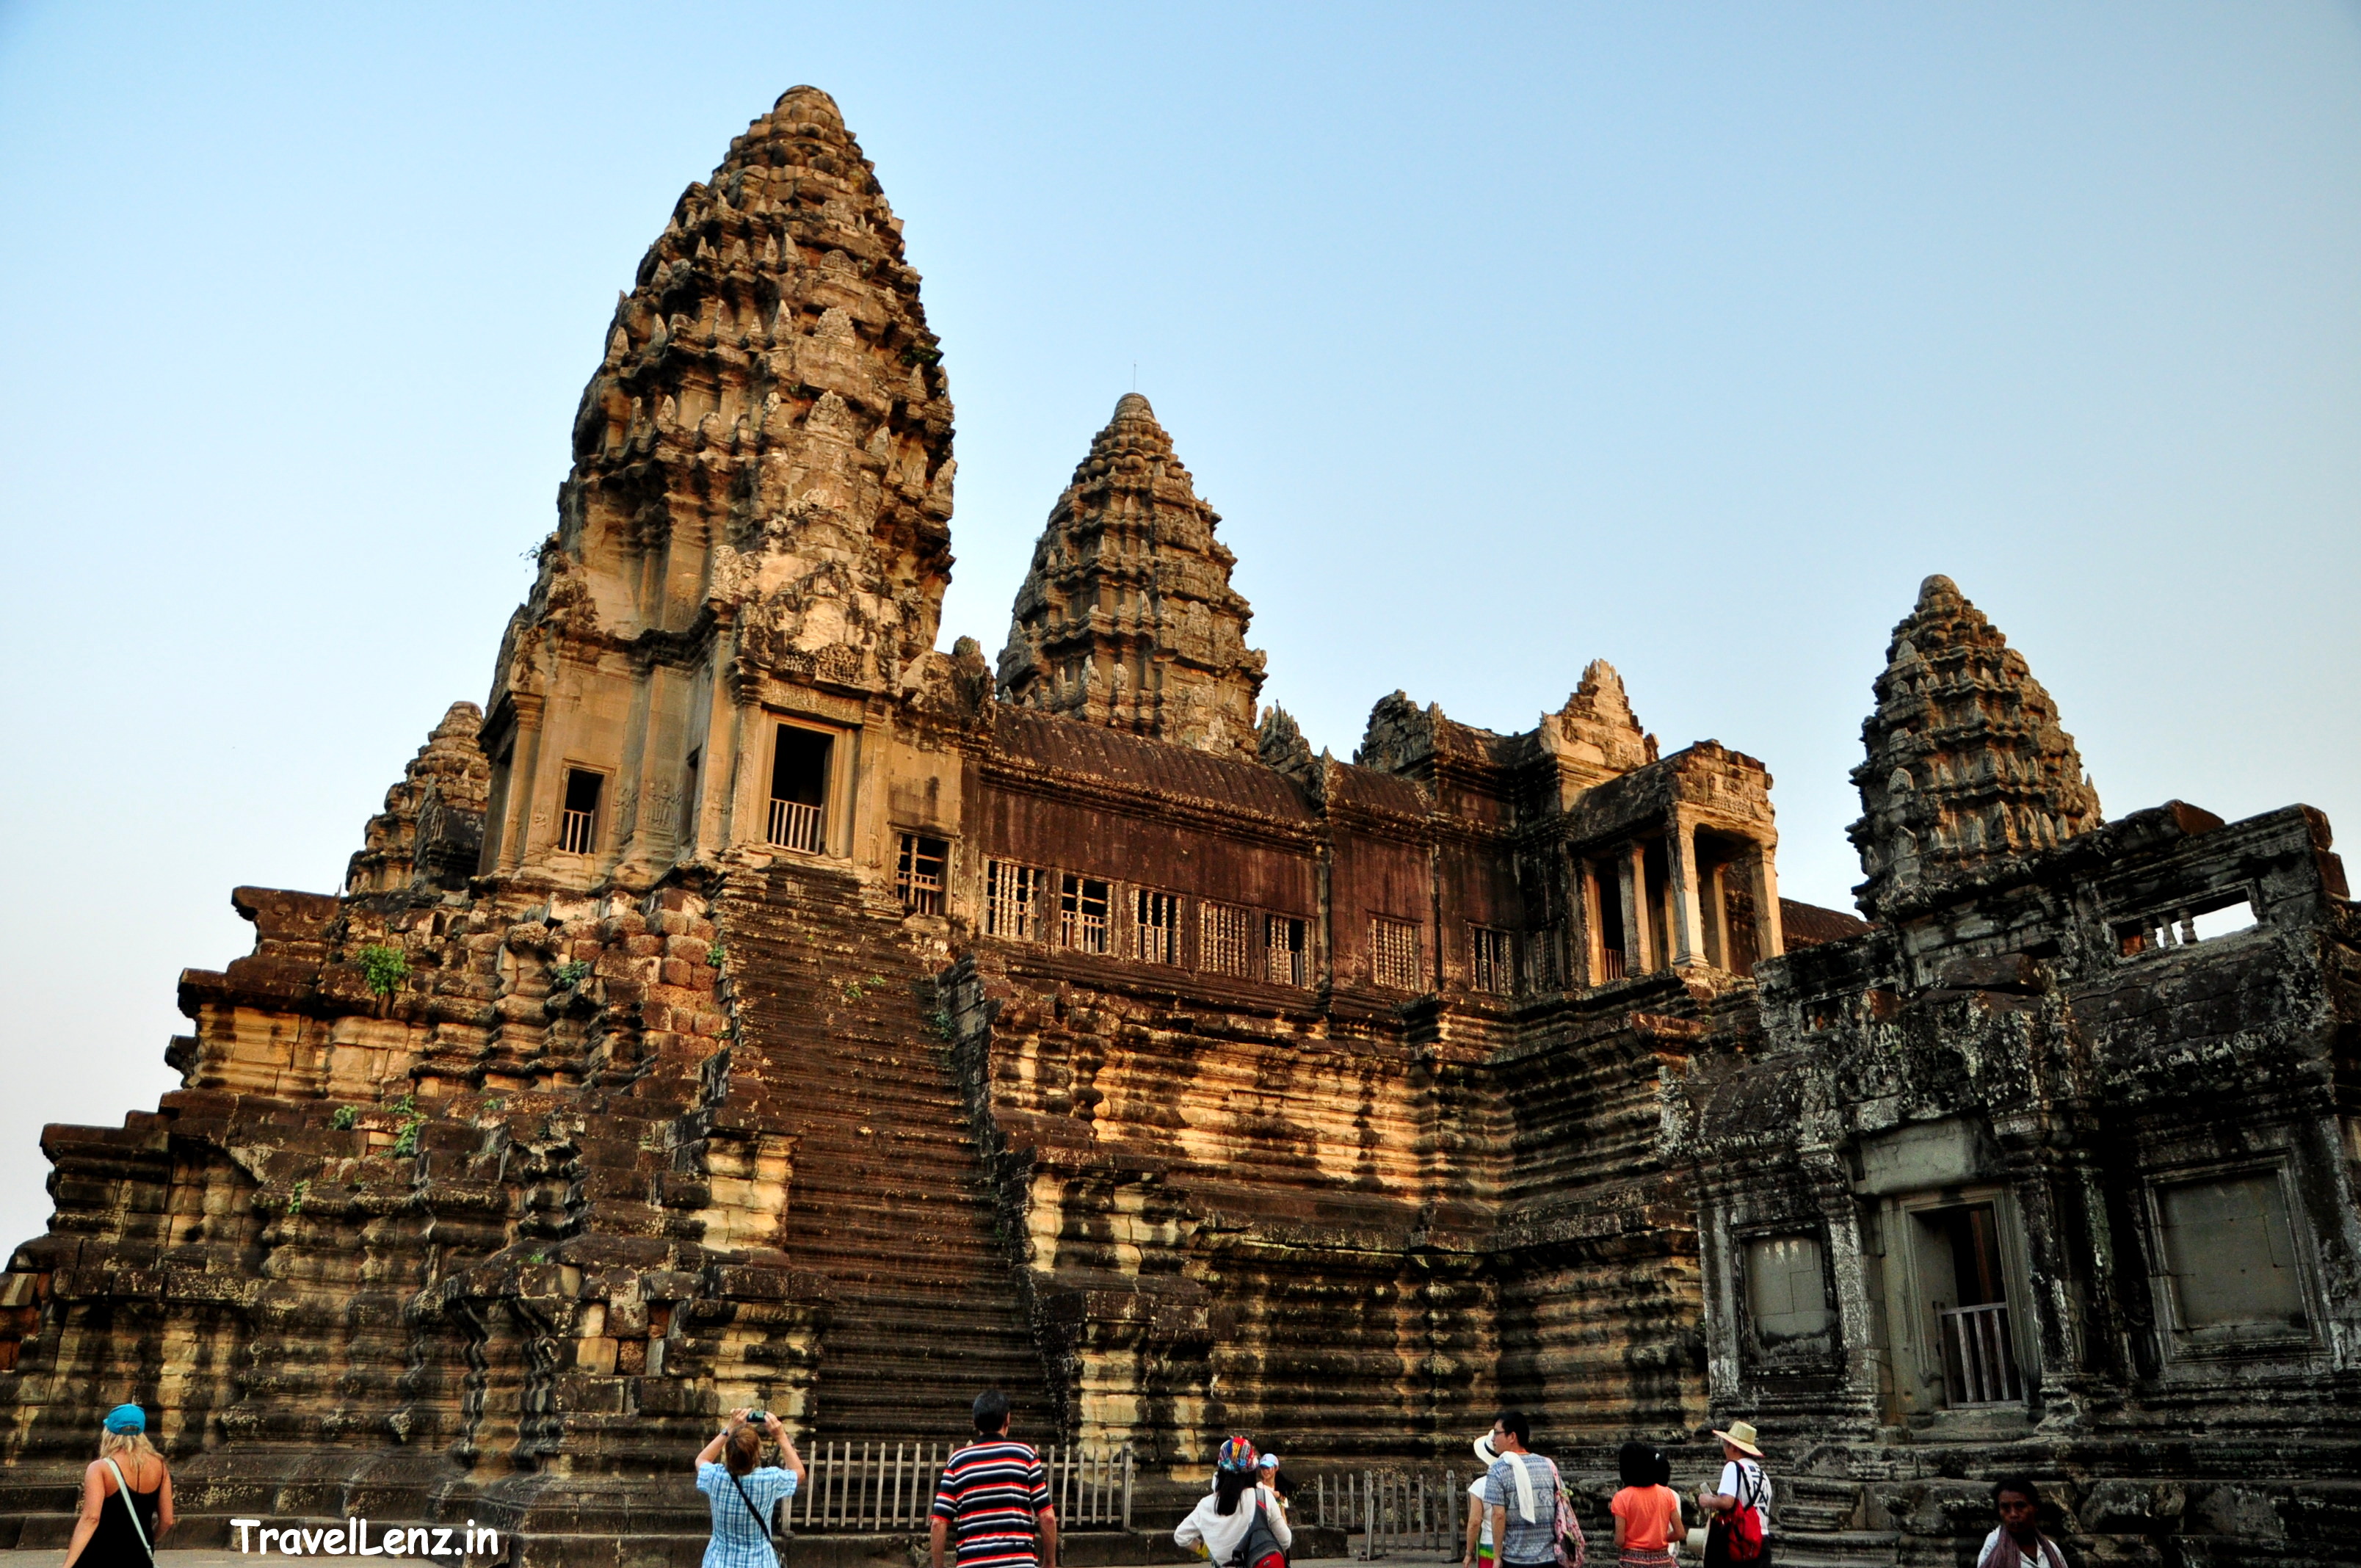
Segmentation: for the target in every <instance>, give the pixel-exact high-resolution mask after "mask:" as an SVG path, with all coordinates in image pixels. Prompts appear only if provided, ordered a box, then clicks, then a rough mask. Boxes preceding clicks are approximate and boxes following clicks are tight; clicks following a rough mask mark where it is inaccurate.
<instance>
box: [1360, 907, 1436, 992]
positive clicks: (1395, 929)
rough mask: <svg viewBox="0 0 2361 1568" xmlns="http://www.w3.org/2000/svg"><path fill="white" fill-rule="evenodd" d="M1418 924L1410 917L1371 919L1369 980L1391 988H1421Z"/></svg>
mask: <svg viewBox="0 0 2361 1568" xmlns="http://www.w3.org/2000/svg"><path fill="white" fill-rule="evenodd" d="M1418 948H1419V941H1418V927H1416V926H1414V925H1412V924H1411V923H1410V922H1409V921H1407V920H1389V919H1387V918H1386V917H1385V916H1381V915H1380V916H1371V917H1370V920H1369V982H1370V983H1371V984H1373V985H1381V986H1384V987H1385V988H1387V989H1388V990H1389V991H1422V990H1424V989H1425V985H1424V978H1425V977H1424V975H1423V973H1422V966H1421V965H1420V963H1419V957H1418Z"/></svg>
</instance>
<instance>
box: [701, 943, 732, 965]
mask: <svg viewBox="0 0 2361 1568" xmlns="http://www.w3.org/2000/svg"><path fill="white" fill-rule="evenodd" d="M729 956H730V949H729V948H725V947H723V946H722V945H721V944H720V943H719V942H716V943H714V944H713V946H711V947H709V948H706V949H705V961H706V962H707V963H708V964H711V965H712V966H713V967H714V968H715V969H719V968H720V967H721V960H722V959H726V958H728V957H729Z"/></svg>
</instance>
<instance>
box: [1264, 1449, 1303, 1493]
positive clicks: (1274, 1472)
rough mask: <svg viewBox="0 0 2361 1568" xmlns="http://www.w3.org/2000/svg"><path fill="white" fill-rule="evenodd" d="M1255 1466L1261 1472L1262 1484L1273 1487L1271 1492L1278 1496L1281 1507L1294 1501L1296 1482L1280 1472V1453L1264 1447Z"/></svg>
mask: <svg viewBox="0 0 2361 1568" xmlns="http://www.w3.org/2000/svg"><path fill="white" fill-rule="evenodd" d="M1255 1468H1256V1469H1257V1471H1259V1472H1261V1475H1262V1484H1263V1485H1264V1486H1268V1487H1269V1488H1270V1489H1271V1494H1272V1495H1273V1496H1274V1497H1278V1499H1279V1507H1280V1508H1288V1507H1290V1506H1291V1505H1292V1504H1293V1503H1294V1501H1295V1483H1294V1482H1292V1481H1290V1480H1289V1479H1288V1478H1287V1477H1286V1476H1284V1475H1280V1474H1279V1455H1278V1454H1276V1453H1271V1452H1270V1450H1268V1449H1264V1450H1263V1452H1262V1457H1261V1458H1259V1459H1257V1460H1256V1461H1255Z"/></svg>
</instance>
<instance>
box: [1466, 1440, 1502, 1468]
mask: <svg viewBox="0 0 2361 1568" xmlns="http://www.w3.org/2000/svg"><path fill="white" fill-rule="evenodd" d="M1470 1446H1472V1447H1473V1448H1474V1449H1475V1450H1476V1457H1477V1458H1478V1459H1480V1460H1482V1461H1483V1462H1484V1463H1485V1464H1487V1465H1491V1464H1498V1463H1499V1459H1500V1456H1499V1454H1498V1453H1494V1452H1493V1450H1492V1434H1491V1433H1490V1432H1486V1433H1485V1434H1484V1435H1483V1436H1482V1437H1479V1438H1477V1440H1476V1441H1475V1442H1474V1443H1473V1444H1471V1445H1470Z"/></svg>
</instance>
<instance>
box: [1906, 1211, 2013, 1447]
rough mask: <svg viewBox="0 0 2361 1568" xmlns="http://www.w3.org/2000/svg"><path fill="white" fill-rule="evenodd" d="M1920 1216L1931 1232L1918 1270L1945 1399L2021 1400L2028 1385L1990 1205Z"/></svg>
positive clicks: (1956, 1403) (1970, 1402) (1963, 1402)
mask: <svg viewBox="0 0 2361 1568" xmlns="http://www.w3.org/2000/svg"><path fill="white" fill-rule="evenodd" d="M1918 1221H1919V1223H1920V1224H1922V1225H1924V1226H1926V1227H1927V1232H1929V1233H1931V1234H1929V1235H1928V1237H1927V1252H1928V1254H1929V1256H1928V1259H1927V1264H1926V1265H1925V1266H1923V1272H1924V1274H1925V1276H1926V1278H1927V1288H1928V1294H1929V1295H1930V1296H1932V1298H1933V1300H1934V1308H1935V1334H1936V1340H1937V1343H1938V1348H1939V1350H1940V1352H1941V1355H1942V1367H1943V1387H1944V1393H1945V1402H1946V1403H1948V1404H1949V1405H1951V1406H1953V1407H1955V1408H1960V1407H1971V1406H1977V1405H2007V1404H2017V1403H2020V1402H2022V1401H2023V1400H2024V1398H2025V1384H2024V1381H2023V1378H2022V1376H2020V1374H2019V1372H2018V1369H2017V1365H2016V1343H2015V1325H2014V1324H2012V1323H2011V1321H2009V1310H2008V1291H2007V1288H2006V1284H2005V1281H2004V1277H2003V1274H2002V1267H2003V1264H2002V1261H2001V1250H2000V1225H1999V1220H1998V1216H1997V1215H1996V1214H1995V1213H1994V1212H1993V1206H1992V1205H1991V1204H1989V1203H1969V1204H1962V1205H1960V1206H1959V1207H1957V1208H1949V1209H1934V1210H1927V1211H1924V1212H1921V1213H1920V1214H1919V1216H1918Z"/></svg>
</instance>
